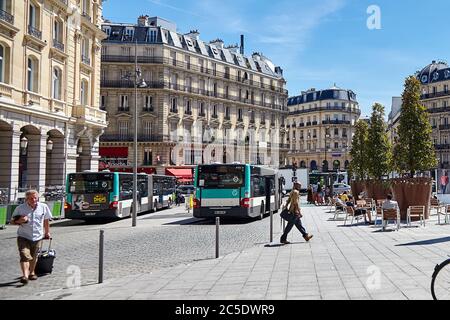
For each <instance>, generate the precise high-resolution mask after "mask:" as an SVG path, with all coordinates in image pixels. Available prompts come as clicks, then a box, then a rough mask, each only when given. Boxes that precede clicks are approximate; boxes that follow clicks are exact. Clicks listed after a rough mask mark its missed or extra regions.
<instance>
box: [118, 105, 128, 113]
mask: <svg viewBox="0 0 450 320" xmlns="http://www.w3.org/2000/svg"><path fill="white" fill-rule="evenodd" d="M117 111H119V112H130V107H120V106H119V108H117Z"/></svg>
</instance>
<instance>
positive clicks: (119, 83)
mask: <svg viewBox="0 0 450 320" xmlns="http://www.w3.org/2000/svg"><path fill="white" fill-rule="evenodd" d="M100 85H101V87H102V88H133V87H134V83H133V81H130V80H109V79H102V80H101V81H100ZM148 88H150V89H170V90H175V91H180V92H189V93H192V94H199V95H203V96H208V97H213V98H217V99H224V100H230V101H234V102H241V103H246V104H250V105H253V106H260V107H268V108H272V109H273V110H276V109H274V108H278V109H280V106H279V105H274V104H270V103H262V102H261V101H258V102H255V101H253V103H251V102H250V100H249V99H244V98H239V97H238V96H232V95H226V94H224V93H214V92H213V91H208V90H204V89H199V88H193V87H190V86H184V85H180V84H175V83H170V82H168V81H154V82H147V86H146V87H143V88H138V89H148Z"/></svg>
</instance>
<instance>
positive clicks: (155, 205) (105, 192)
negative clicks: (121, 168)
mask: <svg viewBox="0 0 450 320" xmlns="http://www.w3.org/2000/svg"><path fill="white" fill-rule="evenodd" d="M137 179H138V186H137V189H138V210H137V211H138V214H139V213H142V212H147V211H156V210H157V209H161V208H169V207H170V206H171V205H172V203H173V201H172V200H173V199H172V196H173V194H174V193H175V187H176V178H175V177H171V176H162V175H154V174H152V175H148V174H146V173H139V174H138V176H137ZM66 193H67V197H66V203H65V205H64V212H65V217H66V218H68V219H83V220H89V219H108V218H110V219H116V218H125V217H128V216H131V213H132V207H133V174H132V173H123V172H83V173H70V174H68V176H67V184H66Z"/></svg>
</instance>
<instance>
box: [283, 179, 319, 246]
mask: <svg viewBox="0 0 450 320" xmlns="http://www.w3.org/2000/svg"><path fill="white" fill-rule="evenodd" d="M300 189H301V184H300V183H298V182H295V183H294V188H293V189H292V191H291V193H290V194H289V198H288V200H287V201H286V204H285V206H284V207H283V210H282V211H281V214H280V215H281V218H283V219H284V220H286V221H287V222H288V224H287V226H286V228H285V229H284V233H283V235H282V236H281V238H280V243H282V244H289V243H290V242H289V241H287V236H288V234H289V232H290V231H291V229H292V227H293V226H294V225H295V226H296V227H297V229H298V230H299V231H300V233H301V234H302V236H303V239H305V240H306V241H309V240H311V238H312V237H313V236H312V235H310V234H308V233H307V232H306V230H305V228H304V227H303V225H302V221H301V217H302V214H301V211H300ZM288 205H290V206H289V209H288Z"/></svg>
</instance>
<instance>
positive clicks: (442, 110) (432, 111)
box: [427, 107, 450, 113]
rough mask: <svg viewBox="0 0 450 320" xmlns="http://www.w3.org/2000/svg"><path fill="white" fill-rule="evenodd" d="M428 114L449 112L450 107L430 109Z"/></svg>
mask: <svg viewBox="0 0 450 320" xmlns="http://www.w3.org/2000/svg"><path fill="white" fill-rule="evenodd" d="M427 111H428V113H441V112H449V111H450V107H442V108H430V109H427Z"/></svg>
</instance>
